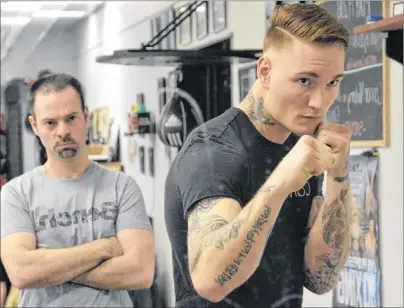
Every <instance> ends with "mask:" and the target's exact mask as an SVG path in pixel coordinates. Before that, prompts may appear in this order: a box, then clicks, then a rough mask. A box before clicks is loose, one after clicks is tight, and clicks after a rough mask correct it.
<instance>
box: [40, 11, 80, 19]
mask: <svg viewBox="0 0 404 308" xmlns="http://www.w3.org/2000/svg"><path fill="white" fill-rule="evenodd" d="M84 15H86V12H83V11H60V10H39V11H36V12H35V13H34V14H32V17H35V18H38V17H39V18H64V17H66V18H69V17H70V18H78V17H83V16H84Z"/></svg>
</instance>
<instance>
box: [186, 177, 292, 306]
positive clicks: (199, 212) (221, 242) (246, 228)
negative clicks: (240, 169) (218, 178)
mask: <svg viewBox="0 0 404 308" xmlns="http://www.w3.org/2000/svg"><path fill="white" fill-rule="evenodd" d="M287 195H288V192H286V191H284V190H283V189H281V188H278V187H275V186H274V183H271V178H269V179H268V180H267V181H266V183H265V184H264V185H263V186H262V188H261V189H260V190H259V192H258V193H257V194H256V196H255V197H254V198H253V199H252V200H251V201H250V202H249V203H248V204H247V205H246V206H245V207H244V208H243V209H241V207H240V205H239V204H238V202H237V201H235V200H233V199H229V198H208V199H205V200H202V201H201V202H199V203H198V204H197V205H196V206H195V207H194V208H193V210H192V211H191V212H190V214H189V216H188V225H189V228H188V257H189V269H190V273H191V278H192V282H193V285H194V287H195V290H196V291H197V292H198V293H199V295H200V296H202V297H205V298H206V299H208V300H209V301H211V302H218V301H220V300H222V299H223V298H224V297H225V296H227V294H229V293H230V292H231V291H233V290H234V289H236V288H237V287H239V286H240V285H242V284H243V283H244V282H245V281H246V280H247V279H248V278H249V277H250V276H251V275H252V274H253V273H254V271H255V270H256V269H257V267H258V265H259V263H260V261H261V257H262V254H263V252H264V248H265V246H266V243H267V240H268V237H269V235H270V230H271V228H272V226H273V225H274V223H275V220H276V218H277V216H278V214H279V211H280V209H281V207H282V204H283V202H284V200H285V199H286V197H287Z"/></svg>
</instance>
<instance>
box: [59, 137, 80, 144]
mask: <svg viewBox="0 0 404 308" xmlns="http://www.w3.org/2000/svg"><path fill="white" fill-rule="evenodd" d="M66 144H76V141H74V140H73V138H70V137H65V138H63V141H61V142H58V143H57V144H56V146H61V145H66Z"/></svg>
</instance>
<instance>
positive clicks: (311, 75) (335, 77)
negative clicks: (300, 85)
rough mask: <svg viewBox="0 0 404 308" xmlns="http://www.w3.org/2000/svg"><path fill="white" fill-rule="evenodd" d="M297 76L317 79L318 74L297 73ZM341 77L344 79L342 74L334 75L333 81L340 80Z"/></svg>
mask: <svg viewBox="0 0 404 308" xmlns="http://www.w3.org/2000/svg"><path fill="white" fill-rule="evenodd" d="M298 75H305V76H309V77H312V78H318V77H319V76H318V74H317V73H314V72H300V73H298ZM342 77H344V74H343V73H341V74H337V75H335V76H334V79H338V78H342Z"/></svg>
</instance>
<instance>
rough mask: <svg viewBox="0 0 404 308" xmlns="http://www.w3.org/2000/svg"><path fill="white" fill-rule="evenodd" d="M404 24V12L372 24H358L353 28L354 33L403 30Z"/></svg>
mask: <svg viewBox="0 0 404 308" xmlns="http://www.w3.org/2000/svg"><path fill="white" fill-rule="evenodd" d="M403 26H404V14H401V15H397V16H393V17H388V18H385V19H383V20H380V21H376V22H374V23H371V24H366V25H361V26H357V27H355V28H354V29H353V33H354V34H357V33H368V32H389V31H395V30H402V29H403Z"/></svg>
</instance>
